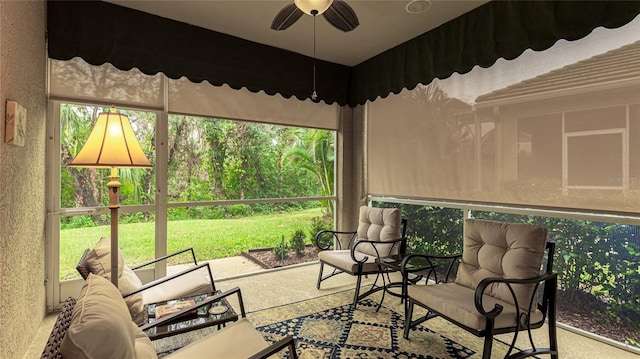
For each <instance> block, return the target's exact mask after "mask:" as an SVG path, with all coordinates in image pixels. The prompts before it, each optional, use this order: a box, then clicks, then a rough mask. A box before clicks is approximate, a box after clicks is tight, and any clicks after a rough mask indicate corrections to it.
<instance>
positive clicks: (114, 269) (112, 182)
mask: <svg viewBox="0 0 640 359" xmlns="http://www.w3.org/2000/svg"><path fill="white" fill-rule="evenodd" d="M119 179H120V176H118V169H117V168H116V167H111V175H110V176H109V183H107V188H108V189H109V209H110V211H111V283H113V285H115V286H116V288H118V257H119V256H118V208H120V201H119V198H118V196H119V192H120V186H121V185H122V184H121V183H120V181H119Z"/></svg>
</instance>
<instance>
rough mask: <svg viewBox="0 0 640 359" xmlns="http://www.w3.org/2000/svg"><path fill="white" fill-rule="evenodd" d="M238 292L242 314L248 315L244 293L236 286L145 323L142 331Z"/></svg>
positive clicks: (141, 327) (169, 321)
mask: <svg viewBox="0 0 640 359" xmlns="http://www.w3.org/2000/svg"><path fill="white" fill-rule="evenodd" d="M233 294H236V295H237V296H238V303H239V304H240V315H241V316H242V317H246V316H247V313H246V312H245V309H244V303H243V302H242V293H241V291H240V288H239V287H235V288H233V289H230V290H228V291H225V292H222V293H219V294H216V295H213V296H211V297H208V298H206V299H205V300H203V301H201V302H198V303H196V304H194V305H192V306H190V307H186V308H184V309H181V310H180V311H178V312H175V313H173V314H170V315H167V316H166V317H162V318H160V319H158V320H156V321H154V322H153V323H148V324H145V325H142V326H140V329H142V331H145V330H147V329H149V328H154V327H157V326H160V325H166V324H168V323H171V322H173V321H174V319H176V318H178V317H181V316H183V315H185V314H187V313H189V312H192V311H194V310H198V309H200V308H202V307H204V306H207V305H210V304H211V303H214V302H218V301H220V300H222V298H225V297H228V296H230V295H233Z"/></svg>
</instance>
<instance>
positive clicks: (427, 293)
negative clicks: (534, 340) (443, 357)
mask: <svg viewBox="0 0 640 359" xmlns="http://www.w3.org/2000/svg"><path fill="white" fill-rule="evenodd" d="M407 293H408V295H409V297H410V298H412V299H413V300H414V301H415V302H417V303H419V304H421V305H423V306H426V307H428V308H431V309H433V310H434V311H436V312H438V313H440V314H442V315H443V316H445V317H447V318H450V319H452V320H454V321H456V322H458V323H460V324H462V325H464V326H466V327H469V328H472V329H475V330H478V331H480V330H484V329H485V328H486V325H487V320H486V317H485V316H483V315H482V314H480V313H479V312H478V310H477V309H476V306H475V302H474V296H475V290H474V289H471V288H468V287H465V286H462V285H459V284H456V283H446V284H436V285H412V286H409V287H407ZM483 304H484V309H485V310H486V311H490V310H492V309H493V308H494V306H495V305H496V304H500V305H501V306H502V307H503V308H504V309H503V310H502V313H500V315H498V317H497V318H496V321H495V328H496V329H500V328H509V327H514V326H515V325H516V323H517V316H516V306H515V305H513V304H511V303H508V302H505V301H503V300H499V299H496V298H494V297H491V296H488V295H484V296H483ZM520 313H521V314H522V313H523V310H522V309H521V310H520ZM531 319H532V320H531V322H532V323H537V322H540V321H542V320H543V319H544V318H543V314H542V312H541V311H539V310H538V309H535V311H533V312H532V314H531Z"/></svg>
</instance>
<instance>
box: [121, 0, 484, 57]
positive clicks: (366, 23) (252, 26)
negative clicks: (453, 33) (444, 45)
mask: <svg viewBox="0 0 640 359" xmlns="http://www.w3.org/2000/svg"><path fill="white" fill-rule="evenodd" d="M292 1H293V0H205V1H191V0H180V1H172V0H159V1H151V0H143V1H132V0H108V2H110V3H114V4H118V5H122V6H126V7H129V8H133V9H136V10H140V11H144V12H147V13H150V14H154V15H159V16H162V17H165V18H170V19H174V20H178V21H181V22H185V23H188V24H191V25H196V26H200V27H203V28H207V29H211V30H215V31H218V32H221V33H225V34H229V35H233V36H236V37H240V38H243V39H246V40H251V41H254V42H258V43H261V44H266V45H270V46H275V47H278V48H282V49H286V50H290V51H293V52H297V53H300V54H303V55H307V56H313V17H311V16H309V15H304V16H303V17H302V18H301V19H300V20H298V21H297V22H296V23H295V24H293V25H292V26H291V27H289V28H288V29H286V30H283V31H275V30H271V28H270V27H271V22H272V20H273V17H274V16H275V15H276V14H277V13H278V11H280V9H282V8H283V7H284V6H286V5H287V4H289V3H291V2H292ZM431 1H432V5H431V7H430V8H429V10H428V11H426V12H424V13H420V14H410V13H407V12H406V11H405V5H406V4H407V3H409V0H389V1H381V0H346V2H347V3H348V4H349V5H350V6H351V7H352V8H353V10H354V11H355V12H356V14H357V15H358V19H359V21H360V26H358V28H356V29H355V30H353V31H351V32H347V33H345V32H342V31H340V30H338V29H336V28H334V27H333V26H331V25H330V24H329V23H328V22H327V21H326V20H325V19H324V18H323V17H318V18H317V19H316V57H317V58H319V59H322V60H326V61H331V62H335V63H339V64H343V65H348V66H353V65H357V64H359V63H361V62H363V61H364V60H367V59H369V58H371V57H373V56H375V55H377V54H379V53H381V52H384V51H385V50H388V49H390V48H392V47H394V46H396V45H398V44H401V43H403V42H405V41H407V40H410V39H412V38H414V37H416V36H418V35H420V34H422V33H425V32H427V31H429V30H431V29H433V28H436V27H438V26H439V25H441V24H443V23H445V22H447V21H449V20H451V19H453V18H455V17H457V16H459V15H461V14H464V13H466V12H468V11H470V10H472V9H474V8H476V7H478V6H480V5H482V4H484V3H486V2H487V0H431Z"/></svg>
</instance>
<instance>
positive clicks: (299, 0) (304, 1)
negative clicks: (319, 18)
mask: <svg viewBox="0 0 640 359" xmlns="http://www.w3.org/2000/svg"><path fill="white" fill-rule="evenodd" d="M294 3H295V4H296V6H297V7H298V9H300V10H302V11H303V12H304V13H305V14H307V15H314V16H315V15H320V14H322V13H323V12H325V11H327V9H328V8H329V6H331V3H333V0H294ZM314 10H315V11H317V13H315V14H314Z"/></svg>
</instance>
